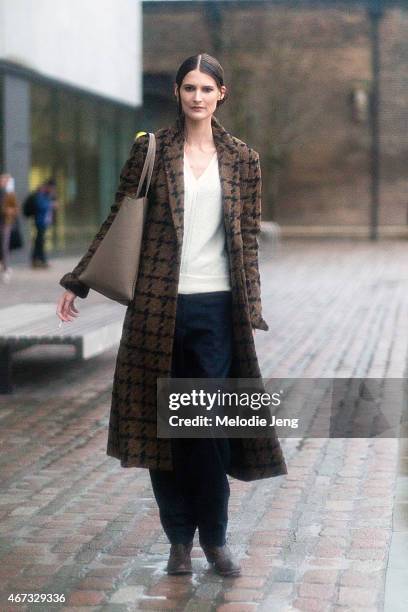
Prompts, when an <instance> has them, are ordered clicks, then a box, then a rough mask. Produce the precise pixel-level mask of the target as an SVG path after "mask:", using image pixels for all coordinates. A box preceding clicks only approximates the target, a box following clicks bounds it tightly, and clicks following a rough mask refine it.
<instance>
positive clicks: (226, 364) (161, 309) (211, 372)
mask: <svg viewBox="0 0 408 612" xmlns="http://www.w3.org/2000/svg"><path fill="white" fill-rule="evenodd" d="M174 94H175V97H176V100H177V108H178V116H177V120H176V121H175V123H174V125H172V126H170V127H166V128H161V129H159V130H157V131H156V132H155V136H156V144H157V148H156V159H155V165H154V170H153V176H152V182H151V186H150V191H149V194H148V198H149V207H148V212H147V218H146V225H145V228H144V235H143V244H142V254H141V261H140V264H139V274H138V278H137V283H136V288H135V296H134V299H133V300H132V302H131V303H130V304H129V306H128V308H127V311H126V315H125V319H124V324H123V333H122V338H121V342H120V347H119V351H118V356H117V362H116V369H115V375H114V381H113V390H112V405H111V412H110V421H109V434H108V444H107V454H108V455H109V456H112V457H116V458H117V459H119V460H120V462H121V465H122V467H144V468H147V469H149V474H150V478H151V483H152V487H153V492H154V495H155V498H156V500H157V504H158V508H159V514H160V520H161V523H162V527H163V529H164V531H165V533H166V535H167V537H168V539H169V541H170V544H171V546H170V556H169V560H168V564H167V571H168V573H169V574H182V573H191V571H192V568H191V557H190V553H191V549H192V546H193V538H194V534H195V531H196V529H197V528H198V532H199V542H200V545H201V547H202V548H203V550H204V553H205V555H206V558H207V560H208V561H209V563H211V564H212V565H213V567H214V569H215V571H216V572H217V573H219V574H220V575H223V576H235V575H238V574H239V573H240V568H239V565H238V564H237V563H236V561H235V560H234V559H233V558H232V556H231V553H230V551H229V549H228V547H227V545H226V531H227V521H228V499H229V494H230V490H229V484H228V478H227V474H228V475H230V476H232V477H234V478H238V479H241V480H245V481H249V480H256V479H259V478H269V477H272V476H279V475H283V474H286V473H287V468H286V464H285V460H284V457H283V454H282V450H281V447H280V444H279V441H278V439H277V437H276V434H275V430H274V428H272V427H269V428H268V430H270V431H268V433H267V436H265V438H254V439H240V438H239V439H238V438H235V439H227V438H211V439H201V438H195V439H185V438H177V439H171V440H170V439H165V438H157V434H156V380H157V378H159V377H160V378H168V377H170V376H171V377H176V378H189V377H197V378H198V377H202V378H228V377H231V378H241V377H242V378H260V377H261V373H260V369H259V364H258V359H257V355H256V350H255V343H254V337H253V334H255V330H256V329H261V330H268V325H267V323H266V322H265V320H264V319H263V317H262V309H261V296H260V277H259V270H258V242H257V235H258V233H259V231H260V218H261V174H260V164H259V155H258V153H257V152H256V151H255V150H254V149H251V148H250V147H249V146H248V145H246V144H245V143H244V142H243V141H241V140H239V139H238V138H236V137H235V136H232V135H231V134H229V133H228V132H227V131H226V130H225V129H224V127H223V126H222V125H221V124H220V122H219V121H218V120H217V119H216V117H215V116H214V112H215V110H216V109H217V108H218V106H220V105H221V104H223V103H224V102H225V100H226V96H227V88H226V86H225V85H224V77H223V69H222V67H221V66H220V64H219V63H218V61H217V60H216V59H215V58H213V57H211V56H210V55H208V54H205V53H203V54H198V55H195V56H192V57H189V58H187V59H186V60H185V61H184V62H183V63H182V64H181V66H180V67H179V69H178V72H177V75H176V82H175V89H174ZM147 147H148V135H147V134H144V133H143V135H141V136H139V137H138V138H137V139H136V140H135V143H134V145H133V147H132V150H131V152H130V157H129V159H128V160H127V162H126V164H125V166H124V167H123V169H122V172H121V175H120V182H119V186H118V190H117V193H116V197H115V202H114V204H113V205H112V208H111V212H110V214H109V216H108V217H107V219H106V220H105V221H104V223H103V224H102V226H101V228H100V229H99V231H98V233H97V234H96V236H95V238H94V240H93V242H92V244H91V245H90V247H89V249H88V251H87V253H86V254H85V255H84V256H83V257H82V259H81V260H80V261H79V263H78V265H77V266H76V268H75V269H74V270H73V271H72V272H70V273H68V274H65V275H64V276H63V277H62V278H61V280H60V284H61V285H62V286H63V287H64V288H65V289H66V290H67V291H65V292H64V293H63V294H62V296H61V298H60V300H59V303H58V306H57V314H58V316H59V317H60V318H61V319H62V320H63V321H72V320H73V319H74V317H76V316H78V310H77V309H76V307H75V306H74V300H75V297H76V296H80V297H82V298H85V297H86V296H87V295H88V292H89V289H88V287H86V286H85V285H84V284H83V283H81V282H80V281H79V280H78V275H79V274H80V273H81V272H82V271H83V270H84V269H85V267H86V266H87V263H88V262H89V260H90V258H91V257H92V255H93V253H94V252H95V250H96V249H97V247H98V245H99V243H100V241H101V240H102V238H103V237H104V235H105V234H106V232H107V230H108V228H109V227H110V225H111V223H112V222H113V219H114V218H115V215H116V213H117V211H118V208H119V206H120V204H121V201H122V200H123V198H124V197H125V196H128V197H132V196H133V197H135V194H136V191H137V187H138V182H139V178H140V175H141V171H142V168H143V164H144V160H145V156H146V152H147Z"/></svg>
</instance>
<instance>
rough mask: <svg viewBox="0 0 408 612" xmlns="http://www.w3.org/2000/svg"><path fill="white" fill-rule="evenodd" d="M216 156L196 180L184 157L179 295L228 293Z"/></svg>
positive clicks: (227, 263) (219, 183)
mask: <svg viewBox="0 0 408 612" xmlns="http://www.w3.org/2000/svg"><path fill="white" fill-rule="evenodd" d="M217 162H218V157H217V153H214V155H213V157H212V159H211V161H210V163H209V164H208V166H207V168H206V169H205V170H204V172H203V173H202V174H201V175H200V176H199V178H198V179H197V178H196V177H195V176H194V174H193V171H192V169H191V167H190V165H189V162H188V159H187V156H186V154H184V231H183V243H182V250H181V265H180V278H179V285H178V292H179V293H206V292H209V291H229V290H231V280H230V269H229V258H228V251H227V244H226V236H225V226H224V214H223V206H222V190H221V182H220V176H219V168H218V163H217Z"/></svg>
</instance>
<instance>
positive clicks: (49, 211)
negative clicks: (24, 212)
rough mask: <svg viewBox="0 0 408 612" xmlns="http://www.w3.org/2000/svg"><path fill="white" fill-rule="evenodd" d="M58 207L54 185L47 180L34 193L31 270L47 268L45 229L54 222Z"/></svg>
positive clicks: (51, 181)
mask: <svg viewBox="0 0 408 612" xmlns="http://www.w3.org/2000/svg"><path fill="white" fill-rule="evenodd" d="M57 207H58V205H57V201H56V183H55V181H54V179H48V180H47V181H45V182H44V183H42V185H40V187H39V188H38V189H37V190H36V192H35V211H34V215H33V216H34V223H35V228H36V237H35V241H34V247H33V250H32V254H31V265H32V267H33V268H48V267H49V265H50V264H49V262H48V259H47V255H46V251H45V237H46V232H47V229H48V228H49V227H50V225H52V223H53V220H54V210H55V209H56V208H57Z"/></svg>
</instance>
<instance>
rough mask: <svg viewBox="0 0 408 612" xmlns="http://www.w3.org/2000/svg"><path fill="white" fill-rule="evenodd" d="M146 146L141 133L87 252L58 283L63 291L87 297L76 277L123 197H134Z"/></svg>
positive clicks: (85, 290)
mask: <svg viewBox="0 0 408 612" xmlns="http://www.w3.org/2000/svg"><path fill="white" fill-rule="evenodd" d="M148 145H149V135H148V134H146V133H145V132H144V133H143V135H141V136H139V137H137V138H136V140H135V142H134V143H133V146H132V148H131V151H130V155H129V157H128V159H127V160H126V162H125V165H124V166H123V168H122V170H121V173H120V178H119V185H118V187H117V190H116V194H115V198H114V202H113V204H112V206H111V210H110V213H109V214H108V216H107V218H106V219H105V221H104V222H103V223H102V225H101V226H100V228H99V230H98V231H97V233H96V235H95V237H94V238H93V240H92V242H91V244H90V246H89V248H88V250H87V252H86V253H85V254H84V255H83V257H82V258H81V259H80V261H79V262H78V264H77V265H76V266H75V268H74V269H73V270H72V272H68V273H67V274H64V276H63V277H62V278H61V279H60V281H59V284H60V285H61V286H62V287H64V289H68V290H70V291H72V292H73V293H75V294H76V295H77V296H79V297H81V298H86V297H87V295H88V293H89V287H87V286H86V285H84V284H83V283H82V282H81V281H80V280H78V276H79V275H80V274H81V273H82V272H83V270H85V268H86V266H87V265H88V262H89V260H90V259H91V257H92V256H93V254H94V253H95V251H96V249H97V248H98V246H99V244H100V242H101V241H102V239H103V238H104V236H105V234H106V232H107V231H108V229H109V227H110V226H111V225H112V223H113V221H114V219H115V217H116V214H117V212H118V210H119V208H120V205H121V203H122V201H123V199H124V197H125V196H135V195H136V192H137V187H138V184H139V179H140V175H141V173H142V169H143V165H144V161H145V158H146V153H147V149H148Z"/></svg>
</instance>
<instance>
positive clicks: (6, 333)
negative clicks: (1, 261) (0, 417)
mask: <svg viewBox="0 0 408 612" xmlns="http://www.w3.org/2000/svg"><path fill="white" fill-rule="evenodd" d="M125 312H126V308H124V307H123V306H122V305H121V304H116V303H115V302H111V303H103V304H95V305H92V306H86V307H85V308H83V309H81V311H80V315H79V316H78V318H75V319H74V320H73V321H71V322H70V323H65V322H64V323H63V324H62V327H61V328H60V329H59V328H58V324H59V322H60V319H59V318H58V316H57V314H56V304H50V303H37V304H16V305H14V306H8V307H7V308H2V309H0V393H3V394H4V393H12V392H13V391H14V386H13V384H12V356H13V353H14V352H16V351H18V350H22V349H25V348H28V347H30V346H34V345H36V344H72V345H74V346H75V348H76V356H77V358H79V359H89V358H91V357H94V356H96V355H99V354H101V353H103V352H104V351H106V350H107V349H110V348H111V347H113V346H115V345H116V344H118V343H119V341H120V338H121V335H122V327H123V320H124V317H125Z"/></svg>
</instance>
